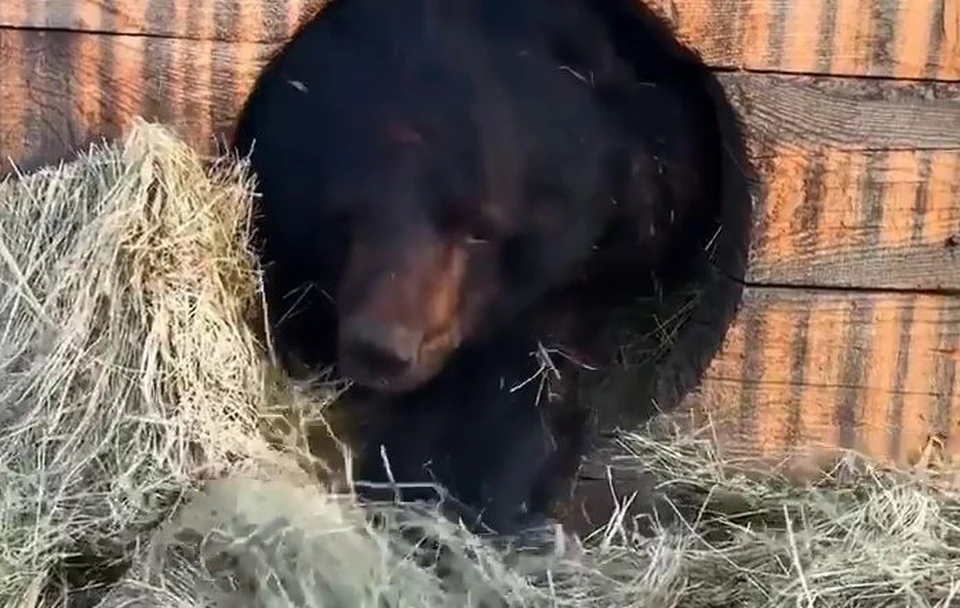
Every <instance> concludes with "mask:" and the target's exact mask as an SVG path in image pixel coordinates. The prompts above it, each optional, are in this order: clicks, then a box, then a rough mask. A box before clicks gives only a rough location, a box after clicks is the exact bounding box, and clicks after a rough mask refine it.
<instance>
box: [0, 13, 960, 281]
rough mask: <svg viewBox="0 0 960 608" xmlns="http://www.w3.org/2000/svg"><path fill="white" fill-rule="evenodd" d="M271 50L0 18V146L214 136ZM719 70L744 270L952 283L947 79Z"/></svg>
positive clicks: (35, 148) (954, 198) (953, 186)
mask: <svg viewBox="0 0 960 608" xmlns="http://www.w3.org/2000/svg"><path fill="white" fill-rule="evenodd" d="M275 48H277V47H276V45H273V44H261V43H228V42H216V41H184V40H175V39H163V38H144V37H140V36H113V35H102V34H86V33H75V32H42V31H26V30H0V103H2V107H3V112H0V158H6V157H8V156H9V157H11V158H12V159H13V160H14V161H15V162H16V163H18V164H19V165H20V166H21V167H22V168H24V169H29V168H31V167H34V166H36V165H38V164H41V163H47V162H52V161H55V160H57V159H60V158H62V157H64V156H65V155H67V154H69V153H70V151H71V150H73V149H75V148H76V147H78V146H81V145H83V144H84V143H85V142H87V141H89V140H90V139H91V138H93V137H97V136H101V135H103V136H108V137H113V136H116V135H118V134H119V133H120V131H121V130H122V129H123V128H124V126H125V125H127V124H128V123H129V121H130V120H131V119H132V118H133V117H134V116H136V115H143V116H145V117H147V118H151V119H159V120H163V121H165V122H168V123H170V124H172V125H173V126H175V127H177V128H178V129H179V130H180V132H181V133H182V134H183V135H184V136H185V137H186V138H187V140H188V141H190V142H191V143H192V144H194V145H198V146H201V147H205V148H207V149H212V142H213V138H214V136H225V135H228V134H229V132H230V130H231V126H232V123H233V120H234V117H235V115H236V113H237V111H238V109H239V107H240V105H241V104H242V102H243V99H244V96H245V95H246V93H247V92H248V90H249V88H250V86H251V85H252V83H253V81H254V79H255V78H256V75H257V72H258V70H259V68H260V66H261V65H262V63H263V62H264V61H265V60H266V59H267V58H268V57H269V55H270V54H271V53H272V52H273V50H274V49H275ZM720 77H721V80H722V82H723V84H724V86H725V87H726V90H727V91H728V93H729V95H730V97H731V100H732V101H733V103H734V105H735V106H736V107H737V109H738V110H739V111H740V113H741V115H742V116H743V117H744V119H745V124H746V131H747V134H748V137H749V141H750V148H751V154H752V156H753V158H754V159H755V161H756V162H757V164H758V166H759V168H760V170H761V176H762V178H763V181H764V187H765V196H762V197H760V198H759V200H758V201H757V202H756V209H755V213H756V216H757V219H756V226H755V230H754V233H755V237H754V242H753V246H752V250H751V270H750V274H749V277H748V279H749V280H750V281H752V282H760V283H773V284H791V285H811V284H816V285H829V286H838V287H864V288H875V289H882V288H888V289H926V290H936V289H960V273H957V272H955V268H956V264H957V256H960V248H958V247H956V246H955V245H954V244H955V242H956V240H957V238H958V236H957V235H960V204H958V201H960V191H958V188H960V186H958V182H960V173H958V171H960V85H957V84H951V85H947V84H936V83H920V82H910V81H892V80H886V81H876V80H866V79H864V80H853V79H836V78H811V77H799V76H782V75H781V76H774V75H761V74H746V73H737V74H721V75H720ZM3 172H4V168H3V167H2V166H0V173H3Z"/></svg>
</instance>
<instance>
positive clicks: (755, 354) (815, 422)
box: [683, 288, 960, 466]
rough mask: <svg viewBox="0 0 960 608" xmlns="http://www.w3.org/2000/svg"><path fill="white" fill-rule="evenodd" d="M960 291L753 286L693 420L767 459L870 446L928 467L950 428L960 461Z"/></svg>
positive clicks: (887, 458)
mask: <svg viewBox="0 0 960 608" xmlns="http://www.w3.org/2000/svg"><path fill="white" fill-rule="evenodd" d="M958 362H960V297H951V296H938V295H919V294H889V293H871V294H868V293H863V292H841V291H816V290H798V289H775V288H750V289H748V290H747V292H746V294H745V297H744V303H743V308H742V311H741V313H740V315H739V317H738V320H737V322H736V323H735V324H734V325H733V327H732V328H731V330H730V333H729V335H728V336H727V340H726V342H725V345H724V348H723V350H722V352H721V353H720V354H719V355H718V357H717V358H716V359H715V360H714V362H713V363H712V365H711V367H710V368H709V370H708V372H707V373H706V375H705V378H704V381H703V384H702V386H701V389H700V390H699V391H698V392H697V393H694V394H692V395H691V396H690V397H689V399H688V403H687V404H686V409H685V410H684V412H683V416H685V417H687V420H686V422H685V423H686V424H691V425H692V426H694V427H702V426H704V425H706V424H708V423H709V424H712V425H713V426H714V427H715V429H716V430H717V434H718V439H719V443H720V446H721V449H723V450H724V451H726V452H727V454H728V455H729V456H732V457H740V458H750V459H758V460H760V461H763V462H774V461H780V460H781V459H784V458H789V457H793V458H801V459H811V458H812V459H815V460H818V461H820V460H821V459H824V458H829V457H832V456H836V453H837V448H847V449H854V450H858V451H860V452H862V453H865V454H868V455H869V456H871V457H874V458H876V459H878V460H880V461H881V462H887V463H890V464H896V465H899V466H906V465H910V464H913V463H914V462H916V459H917V458H918V457H919V455H920V452H921V450H922V449H923V447H924V446H925V445H926V442H927V439H928V436H929V435H931V434H942V435H943V437H944V438H945V445H946V452H947V453H948V454H949V455H950V456H952V457H953V458H954V459H955V458H957V457H958V456H960V374H958V373H957V371H958V370H957V366H958Z"/></svg>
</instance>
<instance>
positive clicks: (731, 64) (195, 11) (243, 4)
mask: <svg viewBox="0 0 960 608" xmlns="http://www.w3.org/2000/svg"><path fill="white" fill-rule="evenodd" d="M325 1H326V0H192V1H191V2H178V1H177V0H47V1H46V2H37V1H36V0H4V2H3V3H0V27H2V26H7V27H29V28H42V29H59V30H68V29H69V30H82V31H88V32H112V33H119V34H128V35H139V36H154V37H156V36H159V37H172V38H192V39H195V40H221V41H234V42H240V41H243V42H278V41H280V40H282V39H284V38H285V37H286V36H288V35H289V34H290V33H291V32H292V31H293V30H294V28H295V27H296V25H297V24H298V23H300V22H301V21H302V20H303V19H305V18H307V17H309V16H310V15H313V14H315V12H316V11H317V10H319V9H320V8H322V6H323V5H324V4H325ZM644 1H646V2H647V4H648V5H650V6H651V7H653V8H654V9H655V10H657V12H658V13H660V14H661V15H662V16H664V17H665V18H667V19H668V20H669V21H670V22H671V23H672V24H673V25H674V27H675V29H676V31H677V34H678V36H679V37H680V38H681V39H682V40H683V41H684V42H686V43H687V44H689V45H691V46H692V47H693V48H695V49H697V50H698V51H699V52H700V54H701V55H702V57H703V58H704V60H705V61H706V62H707V63H709V64H711V65H715V66H718V67H728V68H739V69H749V70H771V71H780V72H799V73H823V74H843V75H861V76H864V75H869V76H886V77H899V78H917V79H924V78H930V79H942V80H960V42H958V39H960V8H958V6H960V0H644Z"/></svg>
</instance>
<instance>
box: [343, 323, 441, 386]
mask: <svg viewBox="0 0 960 608" xmlns="http://www.w3.org/2000/svg"><path fill="white" fill-rule="evenodd" d="M422 337H423V333H422V332H419V331H416V330H413V329H410V328H408V327H404V326H402V325H397V324H387V323H379V322H376V321H371V320H369V319H352V320H348V321H347V322H346V323H345V324H344V326H343V329H342V331H341V334H340V368H341V373H343V374H344V375H346V376H347V377H349V378H351V379H352V380H353V381H354V382H358V383H360V384H367V385H370V384H373V385H374V387H376V386H378V385H381V384H383V383H385V382H389V381H390V380H391V379H392V378H394V377H396V376H399V375H401V374H403V373H404V372H405V371H407V370H408V369H409V368H410V367H411V366H412V365H413V364H414V363H416V361H417V353H418V352H419V350H420V344H421V341H422Z"/></svg>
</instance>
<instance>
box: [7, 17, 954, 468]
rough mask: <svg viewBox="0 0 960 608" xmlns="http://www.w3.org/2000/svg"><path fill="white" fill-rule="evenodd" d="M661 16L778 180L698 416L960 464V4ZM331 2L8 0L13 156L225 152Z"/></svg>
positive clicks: (765, 202) (724, 437)
mask: <svg viewBox="0 0 960 608" xmlns="http://www.w3.org/2000/svg"><path fill="white" fill-rule="evenodd" d="M649 1H650V2H651V4H653V5H654V6H655V7H656V8H657V9H658V10H660V11H661V12H662V13H663V14H664V15H666V16H667V17H668V18H670V19H671V20H672V21H673V22H674V24H675V25H676V27H677V29H678V32H679V33H680V35H681V37H682V38H684V39H685V40H686V41H687V42H689V43H691V44H692V45H694V46H695V47H696V48H698V49H699V50H700V52H701V54H702V55H703V57H704V59H705V60H706V61H707V62H708V63H710V64H711V65H713V66H716V67H717V68H718V71H719V72H720V77H721V79H722V81H723V83H724V85H725V86H726V88H727V91H728V92H729V94H730V96H731V97H732V99H733V100H734V102H735V104H736V106H737V108H738V109H739V110H740V111H741V112H742V114H743V116H744V117H745V119H746V121H747V126H748V134H749V137H750V145H751V153H752V155H753V157H754V159H755V161H756V162H757V164H758V166H759V168H760V169H761V170H762V174H763V176H764V179H765V180H766V182H767V188H766V194H765V196H764V197H763V199H762V200H758V201H757V203H756V212H757V222H756V227H755V240H754V243H753V247H752V257H751V270H750V273H749V281H750V286H749V288H748V289H747V293H746V296H745V302H744V305H743V309H742V312H741V314H740V316H739V319H738V321H737V323H736V324H735V326H734V327H733V328H732V330H731V333H730V336H729V339H728V340H727V344H726V347H725V348H724V350H723V352H722V353H721V355H720V356H719V357H718V359H717V360H716V361H715V362H714V364H713V365H712V367H711V369H710V371H709V373H708V376H707V378H706V380H705V382H704V386H703V390H702V391H701V392H700V393H699V394H698V395H695V396H693V397H692V398H691V399H690V410H689V411H690V412H691V413H693V414H695V418H696V419H697V420H702V419H703V417H704V416H705V415H706V414H707V413H709V415H710V417H711V419H712V420H713V421H714V422H715V423H718V424H719V427H720V439H721V441H722V443H723V445H724V446H725V447H726V448H727V449H728V450H730V451H732V452H735V453H738V454H741V455H750V456H761V457H771V458H779V457H780V456H781V455H783V454H784V453H785V451H786V450H788V449H791V448H794V447H797V446H806V447H813V448H814V449H815V450H820V449H823V450H826V451H827V452H829V450H830V449H831V448H833V447H836V446H845V447H853V448H858V449H862V450H865V451H867V452H868V453H870V454H872V455H874V456H876V457H880V458H881V459H887V460H890V461H893V462H898V463H902V464H905V463H906V462H909V461H910V460H912V459H914V458H915V457H916V455H917V453H918V452H919V450H920V448H921V447H922V446H923V445H924V443H925V442H926V440H927V436H928V434H930V433H943V434H945V435H946V436H947V448H948V452H950V453H953V454H960V366H958V362H960V0H649ZM318 2H320V0H190V1H189V2H181V1H179V0H46V1H44V2H40V1H39V0H2V1H0V157H4V158H9V159H12V160H13V161H15V162H16V163H17V164H19V165H20V166H21V167H22V168H25V169H29V168H32V167H34V166H36V165H37V164H39V163H46V162H51V161H54V160H56V159H59V158H63V157H64V156H65V155H68V154H69V151H70V150H72V149H75V148H76V147H77V146H80V145H82V144H83V143H84V142H86V141H88V140H89V139H90V138H91V137H94V136H98V135H107V136H114V135H117V134H118V133H119V132H121V130H122V129H123V128H124V126H125V125H126V124H128V121H129V120H130V119H131V118H132V117H133V116H135V115H143V116H146V117H148V118H156V119H162V120H164V121H166V122H169V123H171V124H174V125H176V126H178V127H180V128H181V131H182V133H183V134H184V135H185V136H186V137H188V138H189V139H190V140H191V141H193V142H194V143H195V144H197V145H201V146H210V145H211V141H212V138H213V137H214V136H216V135H221V134H226V133H228V132H229V129H230V126H231V123H232V121H233V118H234V116H235V113H236V111H237V109H238V107H239V105H240V104H241V102H242V100H243V98H244V95H245V93H246V92H247V91H248V89H249V87H250V85H251V84H252V82H253V80H254V78H255V76H256V73H257V70H258V69H259V67H260V66H261V65H262V62H263V61H264V59H265V58H266V57H267V55H268V54H269V53H270V52H271V51H272V50H273V49H274V48H276V45H277V44H279V43H281V42H282V41H283V40H284V39H285V38H286V37H287V36H288V35H289V34H290V33H291V32H292V30H293V29H294V27H295V26H296V24H297V23H298V22H299V20H300V19H301V18H302V17H303V16H304V15H306V14H308V13H309V12H310V11H313V10H315V9H316V8H317V7H318ZM6 168H7V169H9V165H7V167H6ZM2 170H3V169H2V168H0V171H2Z"/></svg>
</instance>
